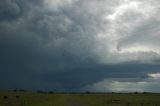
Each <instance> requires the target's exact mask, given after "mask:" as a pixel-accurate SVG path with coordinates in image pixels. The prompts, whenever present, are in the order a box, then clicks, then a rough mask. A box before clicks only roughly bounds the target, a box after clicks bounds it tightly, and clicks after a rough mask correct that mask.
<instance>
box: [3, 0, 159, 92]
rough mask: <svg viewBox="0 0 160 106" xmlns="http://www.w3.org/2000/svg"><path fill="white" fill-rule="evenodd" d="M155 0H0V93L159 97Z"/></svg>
mask: <svg viewBox="0 0 160 106" xmlns="http://www.w3.org/2000/svg"><path fill="white" fill-rule="evenodd" d="M159 4H160V1H159V0H38V1H37V0H0V89H2V90H5V89H27V90H54V91H98V92H132V91H133V92H134V91H140V92H143V91H146V92H160V18H159V17H160V14H159V13H160V5H159Z"/></svg>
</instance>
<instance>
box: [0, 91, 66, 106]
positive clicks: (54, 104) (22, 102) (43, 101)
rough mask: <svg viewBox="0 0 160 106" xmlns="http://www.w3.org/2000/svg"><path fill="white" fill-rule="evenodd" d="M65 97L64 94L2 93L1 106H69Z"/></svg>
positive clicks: (0, 97)
mask: <svg viewBox="0 0 160 106" xmlns="http://www.w3.org/2000/svg"><path fill="white" fill-rule="evenodd" d="M16 95H18V96H19V98H16ZM4 96H7V99H4V98H3V97H4ZM64 97H65V96H64V95H63V94H38V93H22V92H16V93H15V92H3V93H0V106H68V104H67V101H66V100H65V98H64Z"/></svg>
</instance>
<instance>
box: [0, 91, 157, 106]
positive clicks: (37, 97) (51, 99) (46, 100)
mask: <svg viewBox="0 0 160 106" xmlns="http://www.w3.org/2000/svg"><path fill="white" fill-rule="evenodd" d="M4 96H7V98H6V99H5V98H4ZM16 96H19V98H16ZM68 98H73V100H75V101H76V102H78V103H82V104H86V106H160V94H116V93H114V94H47V93H31V92H0V106H70V105H69V104H70V103H69V101H68ZM114 100H118V102H114ZM156 104H157V105H156Z"/></svg>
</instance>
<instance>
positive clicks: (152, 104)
mask: <svg viewBox="0 0 160 106" xmlns="http://www.w3.org/2000/svg"><path fill="white" fill-rule="evenodd" d="M74 98H76V99H77V100H78V101H79V102H82V103H85V104H88V105H89V106H156V104H158V106H160V94H86V95H81V94H77V95H74ZM115 100H118V102H114V101H115Z"/></svg>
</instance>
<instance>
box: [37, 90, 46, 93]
mask: <svg viewBox="0 0 160 106" xmlns="http://www.w3.org/2000/svg"><path fill="white" fill-rule="evenodd" d="M37 93H46V92H45V91H41V90H38V91H37Z"/></svg>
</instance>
